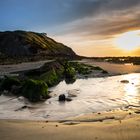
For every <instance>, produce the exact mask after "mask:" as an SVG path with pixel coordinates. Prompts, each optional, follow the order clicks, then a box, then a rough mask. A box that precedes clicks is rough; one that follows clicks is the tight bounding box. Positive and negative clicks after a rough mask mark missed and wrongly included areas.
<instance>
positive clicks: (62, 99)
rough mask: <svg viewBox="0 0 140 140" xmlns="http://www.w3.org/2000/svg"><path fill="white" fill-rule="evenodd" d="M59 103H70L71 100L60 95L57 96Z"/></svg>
mask: <svg viewBox="0 0 140 140" xmlns="http://www.w3.org/2000/svg"><path fill="white" fill-rule="evenodd" d="M59 101H60V102H64V101H68V102H70V101H72V99H71V98H68V97H66V96H65V94H61V95H59Z"/></svg>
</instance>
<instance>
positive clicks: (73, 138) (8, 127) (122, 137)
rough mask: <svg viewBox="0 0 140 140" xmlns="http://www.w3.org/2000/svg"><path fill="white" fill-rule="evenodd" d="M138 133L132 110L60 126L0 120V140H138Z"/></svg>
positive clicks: (138, 121)
mask: <svg viewBox="0 0 140 140" xmlns="http://www.w3.org/2000/svg"><path fill="white" fill-rule="evenodd" d="M109 116H110V117H109ZM111 116H114V117H116V118H111ZM104 117H106V118H107V117H108V119H104V120H102V119H101V118H104ZM95 118H96V121H94V120H95ZM97 118H98V119H97ZM82 120H83V121H82ZM84 120H85V121H84ZM139 130H140V116H139V114H136V113H133V112H132V111H124V112H123V111H117V112H108V113H98V114H94V113H93V114H89V115H86V116H80V117H79V118H75V119H74V120H71V121H63V122H61V123H60V122H58V121H55V122H47V121H22V120H20V121H19V120H0V139H1V140H19V139H20V140H46V139H47V140H56V139H57V140H138V139H140V133H139Z"/></svg>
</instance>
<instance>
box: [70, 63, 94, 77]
mask: <svg viewBox="0 0 140 140" xmlns="http://www.w3.org/2000/svg"><path fill="white" fill-rule="evenodd" d="M69 64H70V66H71V67H74V68H75V70H76V71H77V72H78V73H79V74H82V75H86V74H90V73H92V70H93V69H94V67H93V66H90V65H87V64H83V63H78V62H70V63H69Z"/></svg>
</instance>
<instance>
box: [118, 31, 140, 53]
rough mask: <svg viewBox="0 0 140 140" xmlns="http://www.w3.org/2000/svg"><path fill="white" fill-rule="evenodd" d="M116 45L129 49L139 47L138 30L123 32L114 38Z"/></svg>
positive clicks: (139, 34)
mask: <svg viewBox="0 0 140 140" xmlns="http://www.w3.org/2000/svg"><path fill="white" fill-rule="evenodd" d="M115 44H116V46H117V47H119V48H121V49H124V50H127V51H131V50H135V49H136V48H138V47H140V30H137V31H130V32H126V33H123V34H121V35H119V36H117V38H116V39H115Z"/></svg>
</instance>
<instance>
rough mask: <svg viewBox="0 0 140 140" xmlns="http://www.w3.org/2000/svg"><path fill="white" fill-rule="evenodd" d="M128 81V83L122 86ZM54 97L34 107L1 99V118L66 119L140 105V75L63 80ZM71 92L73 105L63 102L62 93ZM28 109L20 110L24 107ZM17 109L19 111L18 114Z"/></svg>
mask: <svg viewBox="0 0 140 140" xmlns="http://www.w3.org/2000/svg"><path fill="white" fill-rule="evenodd" d="M121 80H128V81H129V83H121V82H120V81H121ZM50 90H51V91H52V92H51V95H52V98H50V99H48V100H47V101H46V102H44V103H37V104H31V103H29V102H27V100H25V99H24V98H21V97H20V98H13V97H5V96H0V118H2V119H29V120H39V119H50V120H53V119H56V120H58V119H65V118H68V117H73V116H78V115H81V114H86V113H91V112H98V111H107V110H110V109H115V108H122V107H124V106H127V105H130V104H131V105H140V73H134V74H126V75H120V76H112V77H106V78H89V79H78V80H76V82H75V83H73V84H69V85H67V84H66V83H65V82H64V81H62V82H60V83H59V84H58V85H57V86H56V87H53V88H51V89H50ZM68 93H72V94H74V95H76V96H77V97H72V99H73V100H72V101H71V102H64V103H60V102H59V101H58V96H59V95H60V94H66V95H68ZM24 105H26V106H29V108H25V109H21V110H18V109H19V108H21V107H22V106H24ZM17 110H18V111H17Z"/></svg>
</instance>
